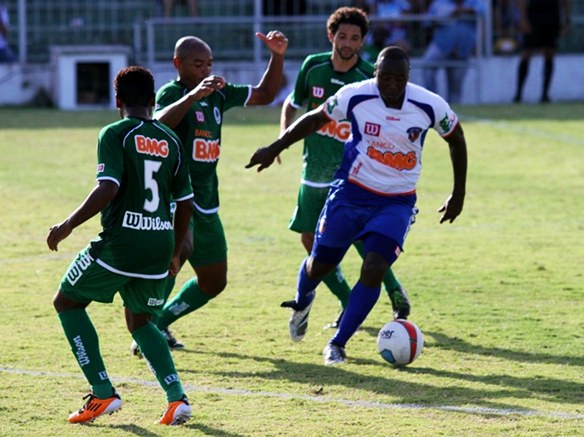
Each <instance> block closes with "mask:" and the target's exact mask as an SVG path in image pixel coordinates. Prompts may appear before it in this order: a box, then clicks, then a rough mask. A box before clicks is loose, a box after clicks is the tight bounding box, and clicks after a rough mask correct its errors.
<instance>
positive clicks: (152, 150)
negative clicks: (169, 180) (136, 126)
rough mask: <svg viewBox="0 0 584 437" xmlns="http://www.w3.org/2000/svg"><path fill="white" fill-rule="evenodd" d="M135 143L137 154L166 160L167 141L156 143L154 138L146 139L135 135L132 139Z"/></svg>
mask: <svg viewBox="0 0 584 437" xmlns="http://www.w3.org/2000/svg"><path fill="white" fill-rule="evenodd" d="M134 142H135V143H136V150H137V151H138V153H145V154H146V155H151V156H160V157H162V158H166V157H167V156H168V141H166V140H162V141H158V140H157V139H156V138H148V137H145V136H143V135H136V136H135V137H134Z"/></svg>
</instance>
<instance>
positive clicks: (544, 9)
mask: <svg viewBox="0 0 584 437" xmlns="http://www.w3.org/2000/svg"><path fill="white" fill-rule="evenodd" d="M560 2H561V3H560ZM517 6H518V8H519V13H520V28H521V32H522V35H523V42H522V50H521V58H520V61H519V67H518V69H517V89H516V91H515V97H513V102H515V103H519V102H521V99H522V97H523V85H524V84H525V79H527V74H528V72H529V61H530V59H531V56H532V55H533V52H535V51H536V50H541V51H542V52H543V59H544V60H543V83H542V89H541V97H540V100H539V101H540V102H541V103H548V102H549V101H550V97H549V89H550V84H551V81H552V75H553V73H554V58H555V55H556V47H557V42H558V38H559V36H560V35H563V34H566V33H567V32H568V30H569V27H570V0H517Z"/></svg>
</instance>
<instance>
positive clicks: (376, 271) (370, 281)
mask: <svg viewBox="0 0 584 437" xmlns="http://www.w3.org/2000/svg"><path fill="white" fill-rule="evenodd" d="M388 267H389V264H388V263H387V261H386V260H385V258H384V257H383V256H381V255H379V254H377V253H371V252H370V253H368V254H367V255H366V256H365V259H364V260H363V265H362V266H361V277H360V281H361V282H362V283H363V284H364V285H365V286H367V287H377V286H379V285H381V282H382V281H383V277H384V276H385V273H386V272H387V268H388Z"/></svg>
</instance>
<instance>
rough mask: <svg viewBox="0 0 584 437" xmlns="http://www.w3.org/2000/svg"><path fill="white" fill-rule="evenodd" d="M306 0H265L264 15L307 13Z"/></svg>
mask: <svg viewBox="0 0 584 437" xmlns="http://www.w3.org/2000/svg"><path fill="white" fill-rule="evenodd" d="M306 11H307V5H306V0H297V1H290V0H264V15H306Z"/></svg>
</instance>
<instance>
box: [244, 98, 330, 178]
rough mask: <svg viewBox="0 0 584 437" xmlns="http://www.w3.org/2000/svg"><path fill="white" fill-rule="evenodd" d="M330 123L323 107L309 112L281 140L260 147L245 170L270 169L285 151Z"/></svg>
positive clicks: (289, 128)
mask: <svg viewBox="0 0 584 437" xmlns="http://www.w3.org/2000/svg"><path fill="white" fill-rule="evenodd" d="M329 121H330V118H329V117H328V115H326V113H325V112H324V108H323V106H319V107H318V108H316V109H313V110H312V111H310V112H307V113H306V114H304V115H303V116H302V117H300V118H299V119H298V120H296V121H295V122H294V123H293V124H291V125H290V127H288V129H286V130H285V131H284V133H283V134H282V135H280V138H278V139H277V140H276V141H274V142H273V143H272V144H270V145H269V146H267V147H260V148H259V149H257V150H256V151H255V153H254V154H253V155H252V157H251V159H250V160H249V163H248V164H247V165H246V166H245V168H251V167H254V166H256V165H258V166H259V167H258V172H260V171H262V170H263V169H265V168H268V167H269V166H270V165H272V163H273V162H274V159H276V157H277V156H278V155H279V154H280V153H281V152H282V151H283V150H284V149H287V148H288V147H290V146H291V145H292V144H294V143H295V142H297V141H300V140H301V139H303V138H304V137H306V136H308V135H310V134H311V133H314V132H316V131H317V130H318V129H320V128H321V127H323V126H324V125H325V124H327V123H328V122H329Z"/></svg>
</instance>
